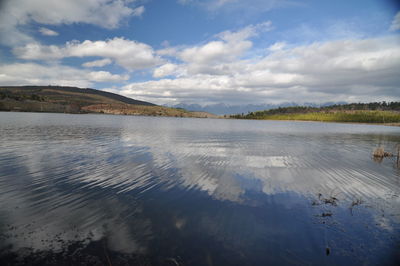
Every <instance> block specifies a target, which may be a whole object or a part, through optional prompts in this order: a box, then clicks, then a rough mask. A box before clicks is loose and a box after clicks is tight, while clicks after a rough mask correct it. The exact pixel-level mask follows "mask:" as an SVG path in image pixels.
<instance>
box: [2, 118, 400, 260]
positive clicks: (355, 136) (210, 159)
mask: <svg viewBox="0 0 400 266" xmlns="http://www.w3.org/2000/svg"><path fill="white" fill-rule="evenodd" d="M397 143H400V128H399V127H384V126H372V125H345V124H333V123H332V124H326V123H312V122H283V121H282V122H279V121H277V122H272V121H271V122H268V121H240V120H222V119H221V120H213V119H185V118H151V117H132V116H107V115H64V114H34V113H0V264H1V265H8V264H10V265H14V264H31V265H78V264H79V265H267V264H273V265H310V264H312V265H361V264H367V265H395V264H398V263H399V262H400V254H399V248H400V198H399V196H400V171H399V169H398V168H396V166H395V159H393V158H385V159H384V160H383V161H382V162H376V161H374V160H372V158H371V152H372V150H373V149H374V148H375V147H377V146H378V145H384V146H385V147H386V148H387V149H389V150H392V151H394V150H395V147H396V144H397Z"/></svg>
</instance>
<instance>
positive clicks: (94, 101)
mask: <svg viewBox="0 0 400 266" xmlns="http://www.w3.org/2000/svg"><path fill="white" fill-rule="evenodd" d="M0 111H21V112H51V113H106V114H127V115H154V116H180V117H213V115H211V114H208V113H199V112H188V111H186V110H183V109H176V108H168V107H162V106H158V105H155V104H153V103H149V102H144V101H138V100H134V99H131V98H128V97H124V96H121V95H118V94H115V93H110V92H105V91H100V90H95V89H81V88H76V87H61V86H0Z"/></svg>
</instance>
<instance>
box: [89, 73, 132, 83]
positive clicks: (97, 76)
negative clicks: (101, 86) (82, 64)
mask: <svg viewBox="0 0 400 266" xmlns="http://www.w3.org/2000/svg"><path fill="white" fill-rule="evenodd" d="M88 79H89V80H91V81H96V82H118V81H123V80H128V79H129V76H128V75H117V74H111V73H110V72H107V71H93V72H90V73H88Z"/></svg>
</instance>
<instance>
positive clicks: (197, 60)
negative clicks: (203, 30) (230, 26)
mask: <svg viewBox="0 0 400 266" xmlns="http://www.w3.org/2000/svg"><path fill="white" fill-rule="evenodd" d="M270 30H272V23H271V22H270V21H266V22H263V23H259V24H256V25H250V26H247V27H245V28H243V29H240V30H238V31H224V32H222V33H219V34H217V35H216V36H215V37H216V38H217V39H216V40H213V41H210V42H208V43H206V44H204V45H200V46H193V47H189V48H184V49H181V50H180V51H179V50H178V51H176V50H167V51H165V49H164V50H162V54H169V55H174V53H175V56H177V57H178V58H179V59H180V60H182V61H183V62H185V63H187V64H188V67H187V71H188V72H189V73H191V74H212V73H214V74H217V73H218V74H223V73H225V72H226V71H227V69H226V68H229V66H227V65H225V66H223V65H221V64H224V63H232V62H234V61H236V60H238V59H240V58H241V57H243V56H244V55H245V53H246V52H247V51H248V50H249V49H250V48H252V46H253V43H252V42H251V41H250V40H249V39H250V38H252V37H255V36H257V35H258V34H259V33H261V32H265V31H270ZM158 53H160V51H158Z"/></svg>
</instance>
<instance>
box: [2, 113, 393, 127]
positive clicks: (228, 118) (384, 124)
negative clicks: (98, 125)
mask: <svg viewBox="0 0 400 266" xmlns="http://www.w3.org/2000/svg"><path fill="white" fill-rule="evenodd" d="M0 112H4V113H39V114H40V113H47V114H72V115H93V114H94V115H121V116H144V117H175V118H202V119H226V120H253V121H288V122H315V123H338V124H356V125H357V124H360V125H375V126H391V127H400V122H399V123H366V122H344V121H315V120H298V119H297V120H296V119H252V118H246V119H241V118H230V117H224V116H221V115H215V116H216V117H204V116H203V117H202V116H193V117H190V116H182V117H181V116H167V115H147V114H116V113H100V112H84V113H83V112H82V113H66V112H41V111H16V110H12V111H6V110H0ZM188 112H190V111H188ZM193 113H195V112H193Z"/></svg>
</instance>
